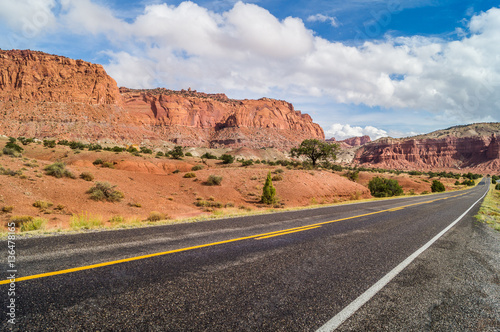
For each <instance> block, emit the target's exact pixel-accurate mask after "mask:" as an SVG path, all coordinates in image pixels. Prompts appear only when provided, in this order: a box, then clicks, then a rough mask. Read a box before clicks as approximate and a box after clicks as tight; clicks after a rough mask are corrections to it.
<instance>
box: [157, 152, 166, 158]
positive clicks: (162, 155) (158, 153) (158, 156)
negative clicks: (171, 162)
mask: <svg viewBox="0 0 500 332" xmlns="http://www.w3.org/2000/svg"><path fill="white" fill-rule="evenodd" d="M164 156H165V154H164V153H163V152H161V151H158V152H156V157H157V158H160V157H164Z"/></svg>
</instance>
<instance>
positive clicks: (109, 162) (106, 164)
mask: <svg viewBox="0 0 500 332" xmlns="http://www.w3.org/2000/svg"><path fill="white" fill-rule="evenodd" d="M102 167H105V168H115V164H114V163H113V162H111V161H105V162H103V163H102Z"/></svg>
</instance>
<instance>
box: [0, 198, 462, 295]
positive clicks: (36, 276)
mask: <svg viewBox="0 0 500 332" xmlns="http://www.w3.org/2000/svg"><path fill="white" fill-rule="evenodd" d="M462 195H465V194H464V193H462V194H459V195H455V196H451V197H449V198H454V197H459V196H462ZM444 199H447V198H439V199H435V200H431V201H425V202H420V203H414V204H408V205H404V206H400V207H396V208H391V209H386V210H380V211H376V212H370V213H365V214H360V215H357V216H352V217H346V218H341V219H335V220H330V221H325V222H321V223H317V224H312V225H307V226H302V227H295V228H289V229H284V230H281V231H275V232H269V233H263V234H257V235H251V236H245V237H239V238H235V239H229V240H225V241H219V242H212V243H207V244H201V245H197V246H193V247H186V248H180V249H174V250H169V251H164V252H157V253H154V254H148V255H142V256H136V257H130V258H125V259H119V260H115V261H110V262H104V263H98V264H92V265H86V266H81V267H75V268H71V269H65V270H59V271H54V272H47V273H40V274H34V275H31V276H26V277H20V278H15V279H12V280H11V279H6V280H2V281H0V285H5V284H9V283H11V282H19V281H26V280H32V279H40V278H45V277H51V276H56V275H61V274H67V273H73V272H78V271H85V270H91V269H96V268H99V267H104V266H110V265H115V264H120V263H127V262H133V261H138V260H141V259H146V258H151V257H157V256H164V255H169V254H174V253H178V252H183V251H189V250H194V249H200V248H207V247H212V246H216V245H219V244H225V243H232V242H237V241H243V240H248V239H255V240H263V239H268V238H271V237H275V236H281V235H287V234H292V233H297V232H302V231H308V230H311V229H315V228H319V227H321V226H322V225H326V224H331V223H335V222H338V221H343V220H349V219H356V218H361V217H366V216H371V215H374V214H379V213H384V212H394V211H399V210H403V209H405V208H407V207H410V206H416V205H422V204H427V203H433V202H436V201H439V200H444Z"/></svg>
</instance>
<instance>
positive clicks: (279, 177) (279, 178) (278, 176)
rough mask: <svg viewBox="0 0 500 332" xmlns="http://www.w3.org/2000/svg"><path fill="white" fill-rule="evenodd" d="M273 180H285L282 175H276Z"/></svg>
mask: <svg viewBox="0 0 500 332" xmlns="http://www.w3.org/2000/svg"><path fill="white" fill-rule="evenodd" d="M272 180H273V181H282V180H283V177H282V176H281V175H274V176H273V177H272Z"/></svg>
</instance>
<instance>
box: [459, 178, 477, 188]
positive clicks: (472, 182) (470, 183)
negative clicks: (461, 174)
mask: <svg viewBox="0 0 500 332" xmlns="http://www.w3.org/2000/svg"><path fill="white" fill-rule="evenodd" d="M462 184H463V185H466V186H469V187H472V186H474V185H475V184H476V182H475V181H474V180H472V179H466V180H464V181H463V182H462Z"/></svg>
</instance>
